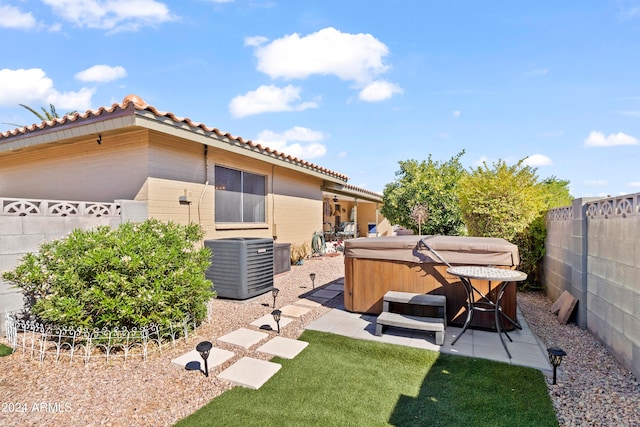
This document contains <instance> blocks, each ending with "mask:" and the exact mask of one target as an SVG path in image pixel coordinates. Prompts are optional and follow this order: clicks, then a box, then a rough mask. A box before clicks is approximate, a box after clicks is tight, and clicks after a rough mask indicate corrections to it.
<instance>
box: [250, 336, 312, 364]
mask: <svg viewBox="0 0 640 427" xmlns="http://www.w3.org/2000/svg"><path fill="white" fill-rule="evenodd" d="M308 345H309V343H308V342H306V341H300V340H293V339H291V338H283V337H275V338H273V339H271V340H269V341H267V342H266V343H264V344H263V345H261V346H260V347H258V348H257V349H256V351H260V352H262V353H266V354H270V355H272V356H278V357H282V358H284V359H293V358H294V357H296V356H297V355H298V354H299V353H300V352H301V351H302V350H304V349H305V348H306V347H307V346H308Z"/></svg>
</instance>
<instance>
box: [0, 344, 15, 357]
mask: <svg viewBox="0 0 640 427" xmlns="http://www.w3.org/2000/svg"><path fill="white" fill-rule="evenodd" d="M11 353H13V349H11V347H9V346H7V345H4V344H0V357H4V356H8V355H10V354H11Z"/></svg>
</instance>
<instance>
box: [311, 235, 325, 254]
mask: <svg viewBox="0 0 640 427" xmlns="http://www.w3.org/2000/svg"><path fill="white" fill-rule="evenodd" d="M311 249H313V253H314V254H321V255H322V254H323V253H324V251H325V250H326V246H325V242H324V236H323V235H322V234H321V233H313V237H312V238H311Z"/></svg>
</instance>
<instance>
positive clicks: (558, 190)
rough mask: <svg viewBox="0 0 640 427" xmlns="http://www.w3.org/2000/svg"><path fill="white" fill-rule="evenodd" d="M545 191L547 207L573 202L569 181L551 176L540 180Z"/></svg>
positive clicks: (567, 204)
mask: <svg viewBox="0 0 640 427" xmlns="http://www.w3.org/2000/svg"><path fill="white" fill-rule="evenodd" d="M542 186H543V187H544V192H545V205H546V207H547V210H548V209H553V208H558V207H561V206H569V205H571V203H572V202H573V196H572V195H571V193H570V192H569V181H566V180H561V179H558V178H556V177H555V176H553V175H552V176H551V177H549V178H547V179H545V180H543V181H542Z"/></svg>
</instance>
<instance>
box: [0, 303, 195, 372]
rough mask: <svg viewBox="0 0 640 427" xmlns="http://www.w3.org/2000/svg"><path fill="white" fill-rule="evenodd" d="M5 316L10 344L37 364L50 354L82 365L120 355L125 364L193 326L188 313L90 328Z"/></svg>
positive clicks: (173, 342) (159, 348) (173, 341)
mask: <svg viewBox="0 0 640 427" xmlns="http://www.w3.org/2000/svg"><path fill="white" fill-rule="evenodd" d="M5 317H6V322H5V324H6V329H7V332H6V335H7V340H8V341H9V345H10V346H11V348H13V350H14V351H17V350H21V351H22V352H23V353H24V354H29V355H30V356H31V357H33V358H37V359H38V360H39V361H40V363H41V364H42V363H44V361H45V359H46V358H48V357H51V358H53V359H54V360H55V362H56V364H57V363H59V362H60V359H61V358H68V359H69V364H70V365H71V364H73V360H74V356H75V358H76V359H78V358H81V359H82V360H84V363H85V365H88V364H89V362H90V361H91V360H92V359H97V358H105V361H107V362H109V360H110V359H113V358H122V360H123V361H124V363H125V364H126V363H127V360H128V359H129V358H130V357H132V356H134V355H136V356H139V357H141V358H142V360H144V361H146V360H147V357H148V355H149V354H150V353H151V352H155V351H158V352H160V353H162V348H163V346H166V345H169V344H170V345H171V346H172V347H175V345H176V341H177V340H178V339H180V338H182V339H183V340H184V341H186V340H187V339H188V337H189V333H190V331H193V330H195V329H196V327H197V324H196V322H195V321H194V320H193V319H192V317H191V316H188V317H187V318H185V319H184V320H183V321H182V322H177V323H170V324H169V326H167V327H164V328H161V327H160V326H159V325H156V324H152V325H149V326H145V327H142V328H140V329H137V328H133V329H127V328H114V329H106V328H103V329H93V330H91V329H87V328H67V327H62V328H57V327H50V326H45V325H43V324H42V323H38V322H33V321H25V320H21V319H18V318H17V317H16V316H15V314H12V313H6V314H5ZM163 337H164V338H163ZM136 350H138V351H136Z"/></svg>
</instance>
